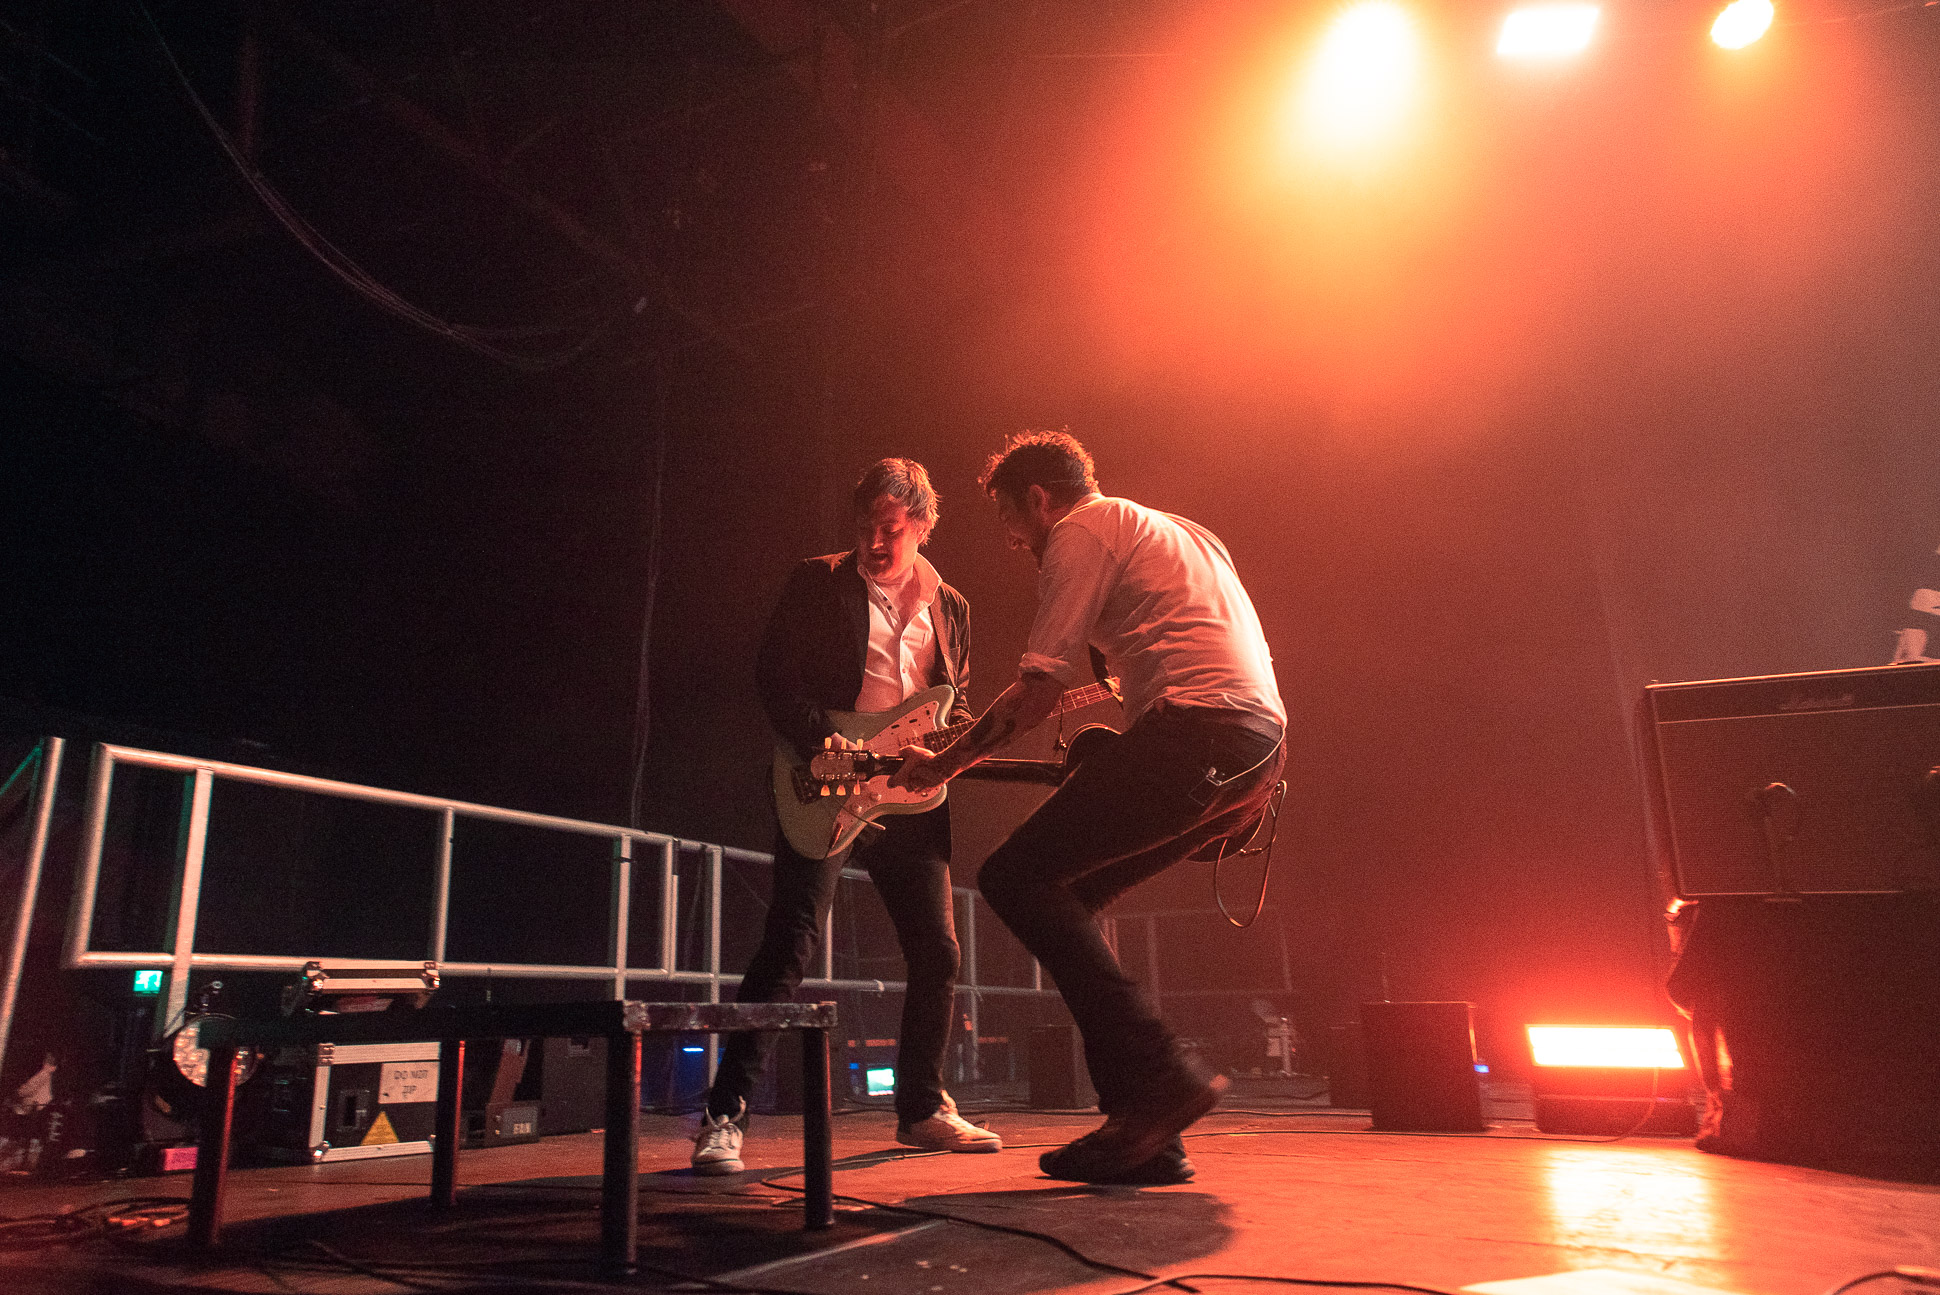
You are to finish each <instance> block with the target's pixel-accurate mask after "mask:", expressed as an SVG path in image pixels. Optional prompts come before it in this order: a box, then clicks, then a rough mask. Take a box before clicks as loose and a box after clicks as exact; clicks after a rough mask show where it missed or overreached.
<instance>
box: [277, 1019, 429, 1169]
mask: <svg viewBox="0 0 1940 1295" xmlns="http://www.w3.org/2000/svg"><path fill="white" fill-rule="evenodd" d="M438 1050H439V1045H438V1044H436V1043H356V1044H346V1043H337V1044H330V1043H320V1044H318V1045H316V1046H315V1047H312V1048H285V1049H283V1051H282V1052H281V1053H279V1054H278V1055H277V1056H276V1057H275V1058H274V1059H273V1060H272V1061H271V1062H270V1063H269V1064H268V1065H266V1066H265V1067H264V1068H263V1074H262V1075H261V1076H260V1077H259V1079H258V1080H257V1082H256V1083H255V1084H253V1085H251V1088H252V1089H253V1090H254V1093H253V1100H254V1101H255V1102H256V1103H257V1107H256V1109H255V1110H254V1111H253V1112H252V1114H253V1116H254V1118H252V1119H250V1120H249V1121H248V1123H247V1125H246V1126H245V1127H246V1132H245V1135H244V1136H245V1137H246V1139H247V1141H246V1145H247V1147H248V1149H249V1150H250V1151H251V1152H252V1153H253V1154H255V1155H257V1156H261V1157H263V1158H265V1159H270V1160H280V1161H286V1162H290V1161H294V1162H301V1163H311V1162H316V1161H324V1160H362V1159H369V1158H373V1157H378V1156H410V1155H423V1154H426V1153H428V1152H429V1151H430V1150H431V1135H432V1132H433V1129H434V1127H435V1125H436V1104H437V1100H438Z"/></svg>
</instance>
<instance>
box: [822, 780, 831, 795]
mask: <svg viewBox="0 0 1940 1295" xmlns="http://www.w3.org/2000/svg"><path fill="white" fill-rule="evenodd" d="M822 794H823V795H824V796H827V795H830V794H831V793H830V791H829V785H828V784H827V783H823V784H822Z"/></svg>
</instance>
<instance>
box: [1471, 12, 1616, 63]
mask: <svg viewBox="0 0 1940 1295" xmlns="http://www.w3.org/2000/svg"><path fill="white" fill-rule="evenodd" d="M1602 12H1603V11H1602V9H1601V8H1599V7H1598V6H1596V5H1593V4H1549V5H1535V6H1532V7H1531V8H1527V9H1517V10H1515V11H1514V12H1513V13H1511V14H1510V15H1509V16H1508V17H1507V18H1504V19H1503V20H1502V33H1501V35H1499V36H1498V37H1497V38H1496V42H1495V52H1496V53H1497V54H1499V55H1500V56H1502V57H1503V58H1527V59H1543V58H1566V57H1568V56H1569V55H1571V54H1581V53H1582V52H1583V51H1584V50H1585V49H1587V48H1589V44H1590V37H1592V36H1593V35H1595V34H1596V22H1597V18H1598V16H1599V15H1600V14H1601V13H1602Z"/></svg>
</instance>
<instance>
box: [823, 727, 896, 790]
mask: <svg viewBox="0 0 1940 1295" xmlns="http://www.w3.org/2000/svg"><path fill="white" fill-rule="evenodd" d="M832 741H833V739H831V742H832ZM893 768H894V765H893V763H892V762H890V761H888V760H885V759H884V758H883V757H882V756H879V755H877V754H876V753H875V752H874V751H869V750H865V749H864V748H862V747H859V746H852V747H844V746H833V745H831V746H829V747H828V748H826V749H825V750H821V751H817V752H816V753H815V757H814V758H813V759H811V760H810V761H809V762H808V772H807V779H806V781H807V787H808V789H809V792H810V794H811V795H816V796H848V795H852V794H853V793H854V792H855V790H856V789H857V788H858V787H860V786H861V785H862V784H863V783H865V782H867V781H868V780H869V779H871V778H879V777H881V776H882V775H883V774H885V773H888V772H890V771H891V770H892V769H893Z"/></svg>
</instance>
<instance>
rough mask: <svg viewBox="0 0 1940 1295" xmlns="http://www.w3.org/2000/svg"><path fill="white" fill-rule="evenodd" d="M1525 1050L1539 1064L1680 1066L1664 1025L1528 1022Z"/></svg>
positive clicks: (1674, 1043)
mask: <svg viewBox="0 0 1940 1295" xmlns="http://www.w3.org/2000/svg"><path fill="white" fill-rule="evenodd" d="M1529 1051H1530V1053H1531V1055H1532V1056H1534V1058H1535V1061H1536V1064H1537V1065H1539V1066H1599V1067H1611V1068H1621V1069H1626V1070H1629V1069H1636V1070H1682V1069H1683V1068H1684V1058H1683V1056H1682V1055H1681V1054H1680V1053H1679V1052H1678V1050H1677V1039H1676V1037H1675V1036H1674V1035H1672V1034H1671V1032H1670V1031H1669V1030H1664V1029H1626V1028H1618V1027H1614V1026H1604V1025H1532V1026H1530V1027H1529Z"/></svg>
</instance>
